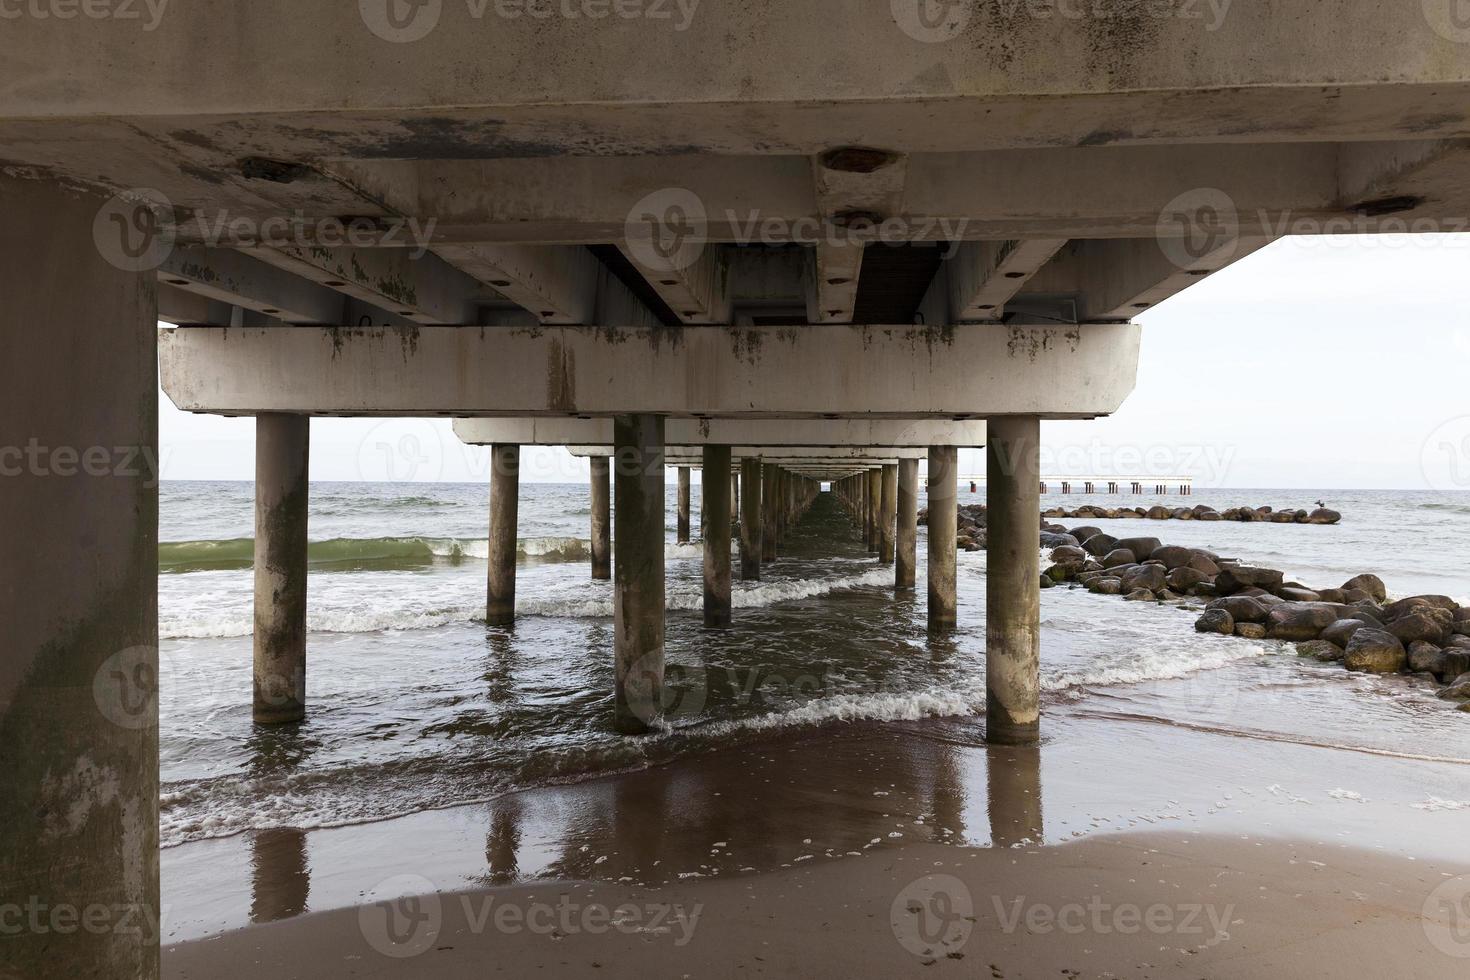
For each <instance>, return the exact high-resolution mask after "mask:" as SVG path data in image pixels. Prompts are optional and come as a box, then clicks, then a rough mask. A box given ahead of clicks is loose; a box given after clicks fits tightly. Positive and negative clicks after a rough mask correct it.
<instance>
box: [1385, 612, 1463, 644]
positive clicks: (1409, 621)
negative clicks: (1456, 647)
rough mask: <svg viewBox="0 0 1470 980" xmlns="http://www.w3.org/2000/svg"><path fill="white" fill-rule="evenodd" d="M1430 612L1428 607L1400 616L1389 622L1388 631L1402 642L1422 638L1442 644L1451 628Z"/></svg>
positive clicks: (1411, 641) (1415, 640)
mask: <svg viewBox="0 0 1470 980" xmlns="http://www.w3.org/2000/svg"><path fill="white" fill-rule="evenodd" d="M1430 613H1431V611H1430V610H1427V609H1426V610H1424V611H1422V612H1412V613H1409V614H1408V615H1407V616H1400V617H1398V618H1397V619H1395V620H1393V621H1392V622H1391V623H1389V624H1388V631H1389V632H1390V633H1392V634H1393V635H1394V636H1396V637H1398V638H1399V641H1400V642H1402V643H1414V642H1417V641H1421V640H1422V641H1428V642H1429V643H1433V644H1434V645H1435V646H1441V645H1442V644H1443V643H1444V641H1445V638H1446V637H1447V636H1449V630H1448V628H1447V627H1446V625H1445V624H1444V623H1443V622H1441V621H1440V620H1439V619H1438V618H1437V617H1435V616H1433V615H1431V614H1430Z"/></svg>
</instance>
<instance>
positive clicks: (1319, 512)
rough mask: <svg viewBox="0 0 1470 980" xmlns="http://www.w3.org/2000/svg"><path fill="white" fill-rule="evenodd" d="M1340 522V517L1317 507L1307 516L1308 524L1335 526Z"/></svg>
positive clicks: (1334, 512) (1332, 511)
mask: <svg viewBox="0 0 1470 980" xmlns="http://www.w3.org/2000/svg"><path fill="white" fill-rule="evenodd" d="M1340 520H1342V515H1341V514H1339V513H1338V512H1337V511H1335V510H1332V509H1330V508H1327V507H1318V508H1317V509H1316V510H1314V511H1312V512H1311V513H1310V514H1308V515H1307V523H1308V524H1336V523H1337V522H1338V521H1340Z"/></svg>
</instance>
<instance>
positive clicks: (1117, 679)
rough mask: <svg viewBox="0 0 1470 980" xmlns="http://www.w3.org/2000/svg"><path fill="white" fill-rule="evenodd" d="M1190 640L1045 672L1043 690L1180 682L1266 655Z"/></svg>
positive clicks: (1245, 646)
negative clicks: (1144, 682)
mask: <svg viewBox="0 0 1470 980" xmlns="http://www.w3.org/2000/svg"><path fill="white" fill-rule="evenodd" d="M1189 640H1190V642H1182V641H1164V640H1159V641H1153V642H1151V643H1149V644H1148V645H1147V646H1142V647H1138V648H1135V649H1132V650H1127V651H1124V652H1120V653H1111V654H1103V655H1101V656H1099V657H1097V658H1096V659H1094V660H1093V661H1092V662H1091V663H1088V664H1086V665H1084V666H1081V667H1073V668H1070V669H1067V670H1060V671H1057V672H1055V673H1050V674H1048V673H1043V675H1042V678H1041V689H1042V690H1043V691H1050V692H1057V691H1066V690H1069V689H1072V688H1078V687H1093V686H1109V685H1115V684H1137V683H1140V682H1143V681H1158V680H1177V679H1179V678H1183V677H1190V676H1193V675H1195V674H1199V673H1203V672H1205V671H1211V670H1218V669H1220V668H1222V667H1226V666H1229V665H1230V664H1232V663H1235V662H1236V661H1239V660H1250V659H1252V658H1255V657H1261V656H1265V654H1266V649H1265V648H1264V647H1262V646H1259V645H1257V644H1254V643H1242V642H1240V641H1238V640H1232V641H1223V642H1222V641H1215V642H1210V641H1209V640H1207V639H1206V638H1204V637H1194V636H1191V637H1190V638H1189Z"/></svg>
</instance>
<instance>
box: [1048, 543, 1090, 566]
mask: <svg viewBox="0 0 1470 980" xmlns="http://www.w3.org/2000/svg"><path fill="white" fill-rule="evenodd" d="M1051 560H1052V561H1055V562H1071V561H1075V562H1085V561H1087V552H1085V551H1083V550H1082V549H1081V548H1079V547H1077V546H1076V545H1074V544H1064V545H1062V546H1061V547H1060V548H1053V549H1052V550H1051Z"/></svg>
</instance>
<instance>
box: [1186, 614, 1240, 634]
mask: <svg viewBox="0 0 1470 980" xmlns="http://www.w3.org/2000/svg"><path fill="white" fill-rule="evenodd" d="M1194 629H1195V632H1197V633H1219V634H1220V635H1221V636H1230V635H1231V634H1233V633H1234V632H1235V620H1233V619H1231V618H1230V614H1229V613H1228V612H1226V611H1225V610H1223V609H1206V610H1205V613H1204V615H1203V616H1201V617H1200V618H1199V619H1197V620H1195V621H1194Z"/></svg>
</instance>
